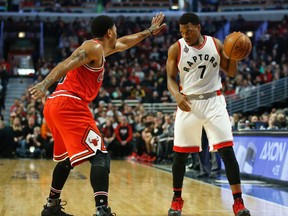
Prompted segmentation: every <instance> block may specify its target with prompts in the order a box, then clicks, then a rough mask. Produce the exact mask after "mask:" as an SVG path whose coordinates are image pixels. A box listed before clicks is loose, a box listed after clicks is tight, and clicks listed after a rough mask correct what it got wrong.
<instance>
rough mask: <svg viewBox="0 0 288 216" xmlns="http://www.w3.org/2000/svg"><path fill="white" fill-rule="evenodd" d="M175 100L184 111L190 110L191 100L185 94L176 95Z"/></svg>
mask: <svg viewBox="0 0 288 216" xmlns="http://www.w3.org/2000/svg"><path fill="white" fill-rule="evenodd" d="M175 99H176V102H177V105H178V107H179V108H180V109H181V110H182V111H184V112H190V111H191V106H190V105H191V101H190V100H189V99H188V98H187V97H186V96H185V95H182V94H178V95H177V96H176V97H175Z"/></svg>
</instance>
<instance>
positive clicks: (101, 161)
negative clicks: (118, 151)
mask: <svg viewBox="0 0 288 216" xmlns="http://www.w3.org/2000/svg"><path fill="white" fill-rule="evenodd" d="M89 161H90V163H91V166H102V167H105V168H107V169H108V171H109V172H110V156H109V154H108V153H103V152H101V151H97V153H96V155H94V156H93V157H91V158H89Z"/></svg>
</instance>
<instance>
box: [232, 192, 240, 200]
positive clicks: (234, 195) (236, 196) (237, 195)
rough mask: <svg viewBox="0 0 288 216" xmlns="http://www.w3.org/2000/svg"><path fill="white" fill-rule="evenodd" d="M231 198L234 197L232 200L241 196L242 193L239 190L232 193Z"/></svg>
mask: <svg viewBox="0 0 288 216" xmlns="http://www.w3.org/2000/svg"><path fill="white" fill-rule="evenodd" d="M233 198H234V200H235V199H237V198H242V193H241V192H239V193H235V194H233Z"/></svg>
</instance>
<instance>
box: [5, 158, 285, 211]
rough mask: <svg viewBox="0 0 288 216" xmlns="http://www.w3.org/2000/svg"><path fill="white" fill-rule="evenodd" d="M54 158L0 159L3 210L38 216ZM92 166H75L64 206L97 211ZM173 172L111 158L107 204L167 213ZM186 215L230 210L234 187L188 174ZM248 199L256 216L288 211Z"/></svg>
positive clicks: (185, 195) (248, 205) (185, 196)
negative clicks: (196, 178)
mask: <svg viewBox="0 0 288 216" xmlns="http://www.w3.org/2000/svg"><path fill="white" fill-rule="evenodd" d="M54 166H55V162H53V161H52V160H30V159H18V160H5V159H2V160H0V216H39V215H40V212H41V210H42V208H43V205H44V204H45V202H46V197H47V195H48V193H49V187H50V181H51V174H52V170H53V168H54ZM89 172H90V166H89V163H84V164H82V165H80V166H78V167H76V168H74V169H73V170H72V172H71V175H70V176H69V179H68V181H67V183H66V185H65V187H64V189H63V193H62V199H63V200H66V201H67V202H68V203H67V205H66V206H64V208H65V212H67V213H71V214H73V215H76V216H80V215H81V216H92V215H93V214H95V208H94V198H93V191H92V189H91V186H90V180H89ZM171 185H172V175H171V173H169V172H167V171H163V170H160V169H156V168H153V167H151V166H146V165H142V164H138V163H133V162H128V161H112V163H111V174H110V190H109V205H110V206H111V208H112V210H113V212H115V213H117V216H165V215H166V216H167V211H168V209H169V207H170V202H171V198H172V186H171ZM183 199H184V200H185V204H184V208H183V212H182V216H215V215H219V216H232V215H233V212H232V208H231V206H232V202H233V200H232V195H231V192H230V190H228V189H225V188H220V187H216V186H213V185H210V184H207V183H203V182H200V181H197V180H193V179H190V178H185V180H184V185H183ZM244 200H245V203H246V206H247V208H248V209H249V210H250V211H251V214H252V216H266V215H267V216H287V215H288V208H287V207H285V206H281V205H277V204H275V203H271V202H268V201H265V200H261V199H259V198H255V197H252V196H245V195H244Z"/></svg>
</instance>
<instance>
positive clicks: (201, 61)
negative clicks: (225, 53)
mask: <svg viewBox="0 0 288 216" xmlns="http://www.w3.org/2000/svg"><path fill="white" fill-rule="evenodd" d="M215 43H216V42H215V41H214V39H213V38H212V37H210V36H204V42H203V43H202V44H201V45H200V46H198V47H192V46H189V45H188V44H187V43H186V42H185V40H184V39H183V38H181V39H179V40H178V44H179V47H180V52H179V53H180V54H179V55H180V56H178V58H179V59H178V70H179V81H180V90H181V93H183V94H185V95H190V94H204V93H208V92H213V91H216V90H219V89H221V88H222V84H221V77H220V72H219V69H220V55H219V52H218V50H217V47H216V44H215Z"/></svg>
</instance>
